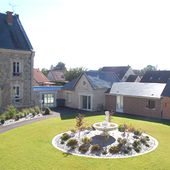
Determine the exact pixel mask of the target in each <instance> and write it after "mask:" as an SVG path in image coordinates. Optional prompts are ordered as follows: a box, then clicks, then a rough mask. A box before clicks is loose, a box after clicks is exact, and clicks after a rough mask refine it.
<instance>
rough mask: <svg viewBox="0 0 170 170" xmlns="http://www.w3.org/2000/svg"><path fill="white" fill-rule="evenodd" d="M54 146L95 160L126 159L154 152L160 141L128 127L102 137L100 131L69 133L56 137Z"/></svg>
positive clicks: (121, 127) (123, 126) (119, 128)
mask: <svg viewBox="0 0 170 170" xmlns="http://www.w3.org/2000/svg"><path fill="white" fill-rule="evenodd" d="M52 144H53V146H54V147H55V148H57V149H59V150H61V151H63V152H65V153H69V154H73V155H78V156H86V157H93V158H125V157H132V156H138V155H142V154H145V153H148V152H151V151H153V150H154V149H156V147H157V146H158V141H157V140H156V139H155V138H153V137H152V136H150V135H148V134H146V133H143V132H142V131H140V130H135V129H134V128H132V127H127V126H126V125H120V126H119V127H118V129H116V130H113V131H111V132H109V135H108V136H102V134H101V132H100V131H98V130H93V129H90V130H89V129H88V130H83V131H68V132H65V133H61V134H58V135H56V136H55V137H54V138H53V140H52Z"/></svg>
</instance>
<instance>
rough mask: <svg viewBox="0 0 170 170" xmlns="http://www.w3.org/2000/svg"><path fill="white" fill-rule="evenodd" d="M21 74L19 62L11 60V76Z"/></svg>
mask: <svg viewBox="0 0 170 170" xmlns="http://www.w3.org/2000/svg"><path fill="white" fill-rule="evenodd" d="M19 75H21V63H20V62H13V76H19Z"/></svg>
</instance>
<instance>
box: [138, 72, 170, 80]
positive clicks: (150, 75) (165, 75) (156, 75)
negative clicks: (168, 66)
mask: <svg viewBox="0 0 170 170" xmlns="http://www.w3.org/2000/svg"><path fill="white" fill-rule="evenodd" d="M168 79H170V71H161V70H159V71H148V72H146V73H145V74H144V76H143V77H142V79H141V81H140V82H142V83H167V82H168Z"/></svg>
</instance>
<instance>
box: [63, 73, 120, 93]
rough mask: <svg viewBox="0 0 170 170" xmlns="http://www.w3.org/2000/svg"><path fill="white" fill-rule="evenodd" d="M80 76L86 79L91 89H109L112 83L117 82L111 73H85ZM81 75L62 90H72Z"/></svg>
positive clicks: (117, 79)
mask: <svg viewBox="0 0 170 170" xmlns="http://www.w3.org/2000/svg"><path fill="white" fill-rule="evenodd" d="M82 75H84V76H85V77H86V78H87V80H88V81H89V83H90V84H91V86H92V88H93V89H101V88H111V86H112V84H113V83H114V82H119V78H118V77H117V76H116V75H115V74H114V73H112V72H103V71H86V72H85V73H83V74H82ZM82 75H80V76H79V77H78V78H77V79H74V80H72V81H71V82H69V83H67V84H65V85H64V87H63V90H74V88H75V86H76V84H77V82H78V81H79V79H80V78H81V76H82Z"/></svg>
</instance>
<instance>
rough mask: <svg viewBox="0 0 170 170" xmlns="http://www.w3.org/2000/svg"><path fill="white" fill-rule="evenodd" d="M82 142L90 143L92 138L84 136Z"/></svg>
mask: <svg viewBox="0 0 170 170" xmlns="http://www.w3.org/2000/svg"><path fill="white" fill-rule="evenodd" d="M82 142H83V143H84V144H90V143H91V142H92V138H88V137H84V138H82Z"/></svg>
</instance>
